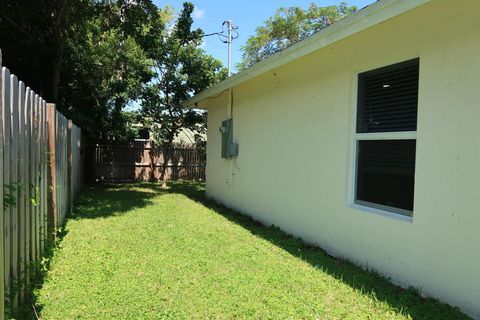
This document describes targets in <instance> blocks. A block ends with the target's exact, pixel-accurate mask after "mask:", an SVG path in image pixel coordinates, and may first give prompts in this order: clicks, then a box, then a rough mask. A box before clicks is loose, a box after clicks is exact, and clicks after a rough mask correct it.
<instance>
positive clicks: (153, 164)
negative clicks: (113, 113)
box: [89, 141, 206, 182]
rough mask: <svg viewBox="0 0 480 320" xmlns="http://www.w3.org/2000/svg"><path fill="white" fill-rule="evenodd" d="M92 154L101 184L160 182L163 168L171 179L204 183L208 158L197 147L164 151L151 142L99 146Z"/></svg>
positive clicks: (94, 170) (167, 177)
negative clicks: (201, 181) (202, 181)
mask: <svg viewBox="0 0 480 320" xmlns="http://www.w3.org/2000/svg"><path fill="white" fill-rule="evenodd" d="M165 151H166V152H165ZM90 152H92V153H94V154H95V159H94V161H93V164H94V168H93V172H94V175H95V177H94V178H95V180H96V181H98V182H125V181H158V180H159V179H160V178H161V175H162V171H163V166H164V165H165V169H166V170H165V176H166V177H165V178H166V179H168V180H178V179H182V180H205V166H206V155H205V152H202V151H201V150H198V149H195V148H182V147H175V148H172V149H169V150H163V149H161V148H158V147H157V146H155V145H154V143H153V142H152V141H135V142H132V143H129V144H126V143H123V144H97V145H95V150H90V151H89V153H90ZM166 153H167V154H168V156H165V155H166Z"/></svg>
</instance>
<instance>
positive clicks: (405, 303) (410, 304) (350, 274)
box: [152, 182, 470, 320]
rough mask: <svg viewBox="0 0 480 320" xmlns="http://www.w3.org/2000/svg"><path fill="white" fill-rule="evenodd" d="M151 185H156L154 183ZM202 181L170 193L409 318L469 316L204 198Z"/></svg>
mask: <svg viewBox="0 0 480 320" xmlns="http://www.w3.org/2000/svg"><path fill="white" fill-rule="evenodd" d="M152 188H154V189H157V187H156V186H155V185H152ZM204 190H205V189H204V186H203V184H201V183H195V182H184V183H174V184H172V186H171V189H170V190H169V193H180V194H183V195H185V196H187V197H189V198H190V199H192V200H194V201H197V202H201V203H202V204H203V205H204V206H206V207H208V208H210V209H212V210H214V211H215V212H217V213H218V214H220V215H222V216H224V217H225V218H227V219H228V220H230V221H231V222H233V223H236V224H238V225H240V226H242V227H243V228H245V229H247V230H249V231H250V232H251V233H252V234H254V235H256V236H259V237H261V238H263V239H265V240H267V241H269V242H271V243H272V244H274V245H276V246H278V247H280V248H282V249H283V250H285V251H287V252H288V253H290V254H291V255H293V256H295V257H297V258H299V259H302V260H303V261H306V262H308V263H309V264H310V265H312V266H313V267H315V268H316V269H318V270H319V272H325V273H328V274H329V275H331V276H333V277H335V278H336V279H339V280H341V281H342V282H343V283H345V284H347V285H349V286H350V287H352V288H353V289H355V290H358V291H360V292H362V293H363V294H365V295H368V296H370V297H372V298H373V299H375V300H379V301H384V302H386V303H387V304H388V305H389V306H390V307H392V308H393V309H395V310H397V311H398V312H401V313H402V314H404V315H407V316H410V317H411V318H412V319H432V320H433V319H435V320H439V319H448V320H451V319H470V318H469V317H468V316H466V315H465V314H463V313H462V312H461V311H460V310H459V309H458V308H456V307H452V306H449V305H447V304H445V303H442V302H440V301H438V300H436V299H432V298H424V297H422V296H421V295H420V294H419V293H418V291H417V290H415V289H414V288H409V289H402V288H401V287H398V286H395V285H394V284H392V283H391V282H389V280H388V279H386V278H385V277H383V276H381V275H379V274H378V273H376V272H374V271H366V270H364V269H362V268H360V267H358V266H356V265H354V264H352V263H351V262H348V261H346V260H342V259H337V258H334V257H332V256H329V255H328V254H327V253H326V252H325V251H324V250H322V249H321V248H319V247H316V246H312V245H309V244H307V243H305V242H303V241H302V239H300V238H296V237H293V236H291V235H288V234H287V233H285V232H283V231H281V230H280V229H279V228H278V227H275V226H264V225H262V224H261V223H259V222H257V221H255V220H253V219H252V218H251V217H248V216H245V215H242V214H239V213H236V212H234V211H232V210H230V209H228V208H226V207H225V206H223V205H219V204H217V203H215V202H214V201H211V200H207V199H206V198H205V191H204Z"/></svg>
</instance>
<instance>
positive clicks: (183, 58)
mask: <svg viewBox="0 0 480 320" xmlns="http://www.w3.org/2000/svg"><path fill="white" fill-rule="evenodd" d="M193 9H194V7H193V5H192V4H191V3H188V2H187V3H184V4H183V9H182V11H181V12H180V14H179V15H178V17H177V18H176V19H172V18H173V16H172V15H169V14H165V15H164V16H170V17H171V19H170V23H169V24H168V26H167V28H165V29H164V32H163V33H161V34H158V38H157V44H158V45H157V46H156V50H154V52H153V56H152V62H153V66H154V67H153V71H154V76H153V78H152V80H151V81H150V82H149V84H148V85H147V86H146V87H145V88H144V90H143V94H142V113H143V114H144V122H145V124H146V125H147V126H149V127H150V128H151V129H152V131H153V133H154V135H155V140H156V141H157V142H158V143H160V144H161V146H162V149H163V150H164V156H165V157H166V158H167V159H166V161H164V163H165V164H166V162H167V161H168V156H169V154H168V150H169V149H171V147H172V143H173V141H174V139H175V137H176V136H177V135H178V134H179V133H180V131H181V130H182V129H191V130H193V131H194V132H198V133H202V132H204V131H205V130H206V128H205V124H206V119H205V114H204V113H202V112H201V111H199V110H193V109H185V108H184V107H183V106H182V104H181V103H182V101H184V100H186V99H187V98H188V97H189V96H190V95H193V94H196V93H198V92H200V91H202V90H204V89H206V88H207V87H209V86H210V85H212V84H214V83H216V82H218V81H220V80H222V79H224V78H225V77H226V76H227V71H226V69H225V68H224V67H223V66H222V63H221V62H220V61H218V60H217V59H214V58H213V57H211V56H209V55H208V54H206V52H205V51H204V50H203V49H201V48H200V45H201V44H202V41H203V31H202V30H200V29H196V30H193V29H192V23H193V20H192V17H191V15H192V12H193ZM161 180H164V179H163V174H162V178H161Z"/></svg>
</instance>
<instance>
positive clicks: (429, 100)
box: [207, 0, 480, 317]
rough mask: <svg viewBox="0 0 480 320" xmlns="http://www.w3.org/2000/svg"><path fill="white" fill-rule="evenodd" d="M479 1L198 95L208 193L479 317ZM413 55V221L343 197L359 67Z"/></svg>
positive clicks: (428, 8)
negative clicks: (228, 155)
mask: <svg viewBox="0 0 480 320" xmlns="http://www.w3.org/2000/svg"><path fill="white" fill-rule="evenodd" d="M478 12H480V1H477V0H462V1H455V2H453V1H450V0H435V1H432V2H431V3H428V4H426V5H423V6H421V7H419V8H417V9H415V10H413V11H410V12H407V13H405V14H403V15H400V16H398V17H396V18H394V19H391V20H389V21H387V22H385V23H383V24H380V25H377V26H375V27H372V28H370V29H367V30H365V31H363V32H360V33H358V34H356V35H354V36H351V37H349V38H347V39H344V40H342V41H340V42H337V43H335V44H333V45H331V46H329V47H326V48H324V49H322V50H320V51H317V52H315V53H313V54H310V55H308V56H306V57H303V58H301V59H298V60H296V61H294V62H292V63H289V64H287V65H284V66H282V67H280V68H278V69H276V70H274V71H273V72H269V73H267V74H263V75H261V76H259V77H257V78H254V79H252V80H250V81H247V82H245V83H243V84H242V85H239V86H237V87H235V88H233V90H232V95H233V100H232V101H233V106H232V114H233V127H234V129H233V132H234V142H238V143H239V155H238V157H237V158H236V159H234V160H225V159H222V158H221V157H220V154H221V152H220V149H221V143H220V142H221V134H220V132H219V130H218V128H219V127H220V125H221V121H222V120H225V119H226V118H228V115H227V113H229V112H230V111H228V110H227V105H228V104H229V101H230V98H229V97H228V92H225V93H223V94H222V95H221V96H220V97H216V98H213V99H210V100H208V101H207V104H208V105H207V107H208V126H209V128H208V150H207V196H208V197H210V198H213V199H215V200H216V201H218V202H221V203H223V204H225V205H227V206H229V207H231V208H234V209H235V210H238V211H240V212H242V213H245V214H248V215H251V216H252V217H254V218H255V219H257V220H259V221H261V222H263V223H265V224H275V225H277V226H279V227H280V228H281V229H283V230H285V231H286V232H288V233H291V234H295V235H297V236H300V237H302V238H303V239H304V240H306V241H308V242H312V243H315V244H317V245H319V246H320V247H322V248H324V249H325V250H327V251H328V252H330V253H332V254H334V255H337V256H341V257H344V258H347V259H349V260H351V261H353V262H356V263H358V264H360V265H363V266H368V268H372V269H375V270H377V271H379V272H381V273H382V274H384V275H386V276H388V277H391V278H392V280H393V281H394V282H396V283H398V284H400V285H402V286H413V287H416V288H419V289H420V290H421V292H422V293H423V294H426V295H429V296H434V297H437V298H439V299H441V300H443V301H445V302H448V303H450V304H453V305H457V306H459V307H461V308H462V310H464V311H465V312H467V313H469V314H471V315H473V316H474V317H480V210H479V209H478V199H480V187H479V185H478V182H479V181H480V105H479V104H480V38H479V35H480V19H478V16H477V15H478ZM415 57H419V58H420V88H419V105H418V122H417V124H418V129H417V154H416V173H415V200H414V213H413V220H410V221H409V220H408V219H401V218H396V217H395V216H388V215H379V214H375V213H372V212H368V211H366V210H361V209H359V208H355V207H353V206H351V201H352V188H353V181H352V176H353V174H354V172H353V162H352V161H353V154H352V150H353V134H354V132H355V111H356V99H357V98H356V95H357V75H358V73H359V72H363V71H367V70H371V69H375V68H378V67H382V66H385V65H390V64H393V63H396V62H400V61H404V60H408V59H411V58H415Z"/></svg>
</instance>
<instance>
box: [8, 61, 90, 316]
mask: <svg viewBox="0 0 480 320" xmlns="http://www.w3.org/2000/svg"><path fill="white" fill-rule="evenodd" d="M0 68H1V72H0V168H1V169H0V186H2V188H0V207H1V208H2V209H3V217H2V218H1V219H0V230H2V233H1V234H0V239H1V241H0V257H1V261H0V320H1V319H4V317H8V315H9V314H11V313H13V312H15V310H16V308H17V307H18V306H19V305H21V304H22V303H24V302H25V301H26V298H27V297H26V295H27V293H28V292H29V291H30V290H29V288H30V285H31V281H33V279H35V278H36V276H37V269H38V268H37V267H38V265H39V263H40V262H41V259H42V255H43V254H44V252H45V248H46V247H47V242H48V241H49V238H50V235H51V234H52V232H53V231H54V230H56V228H57V227H59V226H61V225H62V223H63V221H64V218H65V214H66V212H67V211H68V210H69V207H70V206H71V204H72V201H73V197H74V196H75V192H78V190H79V187H80V185H81V176H82V175H81V161H80V160H81V159H80V157H81V156H80V148H81V145H80V142H81V130H80V128H78V127H76V126H75V125H73V123H72V122H71V120H68V119H67V118H65V117H64V116H63V115H61V114H60V113H59V112H58V111H57V110H56V107H55V105H54V104H47V102H46V101H45V100H44V99H43V98H42V97H41V96H39V95H38V94H36V93H35V92H34V91H33V90H32V89H30V88H28V87H26V85H25V84H24V83H23V82H22V81H20V80H19V79H18V78H17V77H16V76H15V75H13V74H11V73H10V71H9V70H8V69H7V68H5V67H3V68H2V61H1V52H0Z"/></svg>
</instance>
